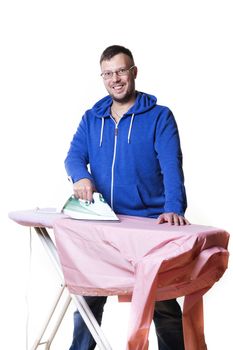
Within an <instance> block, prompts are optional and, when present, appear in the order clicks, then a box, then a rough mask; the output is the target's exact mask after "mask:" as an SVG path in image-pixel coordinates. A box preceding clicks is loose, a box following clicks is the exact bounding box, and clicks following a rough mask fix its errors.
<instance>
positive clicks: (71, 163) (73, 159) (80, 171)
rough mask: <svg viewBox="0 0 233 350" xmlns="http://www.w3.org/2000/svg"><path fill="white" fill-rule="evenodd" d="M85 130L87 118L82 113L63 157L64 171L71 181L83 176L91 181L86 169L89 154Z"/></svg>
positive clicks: (86, 129) (86, 130) (86, 128)
mask: <svg viewBox="0 0 233 350" xmlns="http://www.w3.org/2000/svg"><path fill="white" fill-rule="evenodd" d="M87 132H88V126H87V118H86V115H84V116H83V117H82V120H81V122H80V124H79V126H78V129H77V131H76V133H75V134H74V136H73V139H72V141H71V143H70V148H69V150H68V153H67V156H66V159H65V168H66V172H67V174H68V176H69V177H70V178H71V180H72V182H73V183H74V182H76V181H78V180H80V179H83V178H88V179H90V180H91V181H93V179H92V176H91V174H90V173H89V171H88V164H89V156H88V143H87Z"/></svg>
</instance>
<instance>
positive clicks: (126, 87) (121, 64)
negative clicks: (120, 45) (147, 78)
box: [101, 53, 137, 103]
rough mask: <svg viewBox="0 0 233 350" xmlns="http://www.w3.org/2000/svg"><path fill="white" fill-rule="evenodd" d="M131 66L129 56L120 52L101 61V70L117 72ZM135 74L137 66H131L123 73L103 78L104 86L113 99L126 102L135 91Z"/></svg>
mask: <svg viewBox="0 0 233 350" xmlns="http://www.w3.org/2000/svg"><path fill="white" fill-rule="evenodd" d="M132 66H133V62H132V60H131V59H130V57H129V56H127V55H125V54H123V53H120V54H118V55H115V56H114V57H112V58H111V59H110V60H108V61H102V63H101V71H102V73H104V72H117V71H119V72H120V70H122V69H126V70H128V69H129V68H130V67H132ZM136 76H137V68H136V67H133V68H131V69H130V70H129V71H127V72H126V74H124V75H118V74H117V73H114V74H113V75H112V77H110V78H109V79H108V78H107V79H103V81H104V85H105V88H106V89H107V91H108V93H109V95H110V96H111V97H112V98H113V100H115V101H117V102H120V103H125V102H128V101H129V100H130V99H131V98H132V97H133V96H134V92H135V78H136Z"/></svg>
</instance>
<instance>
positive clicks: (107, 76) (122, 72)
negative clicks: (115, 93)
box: [100, 66, 135, 80]
mask: <svg viewBox="0 0 233 350" xmlns="http://www.w3.org/2000/svg"><path fill="white" fill-rule="evenodd" d="M134 67H135V66H131V67H130V68H128V69H127V68H120V69H117V70H115V71H114V72H113V71H111V70H106V71H105V72H103V73H101V74H100V75H101V77H102V78H103V79H104V80H108V79H112V77H113V74H114V73H116V75H117V76H118V77H121V76H123V75H127V74H128V73H129V72H130V71H131V69H133V68H134Z"/></svg>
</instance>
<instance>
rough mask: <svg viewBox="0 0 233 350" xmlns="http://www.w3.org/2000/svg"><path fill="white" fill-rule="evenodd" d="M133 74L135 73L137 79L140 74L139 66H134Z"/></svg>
mask: <svg viewBox="0 0 233 350" xmlns="http://www.w3.org/2000/svg"><path fill="white" fill-rule="evenodd" d="M133 75H134V79H136V78H137V75H138V67H136V66H135V67H134V68H133Z"/></svg>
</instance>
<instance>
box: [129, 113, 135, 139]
mask: <svg viewBox="0 0 233 350" xmlns="http://www.w3.org/2000/svg"><path fill="white" fill-rule="evenodd" d="M133 120H134V113H133V114H132V116H131V120H130V126H129V132H128V143H130V136H131V130H132V125H133Z"/></svg>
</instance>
